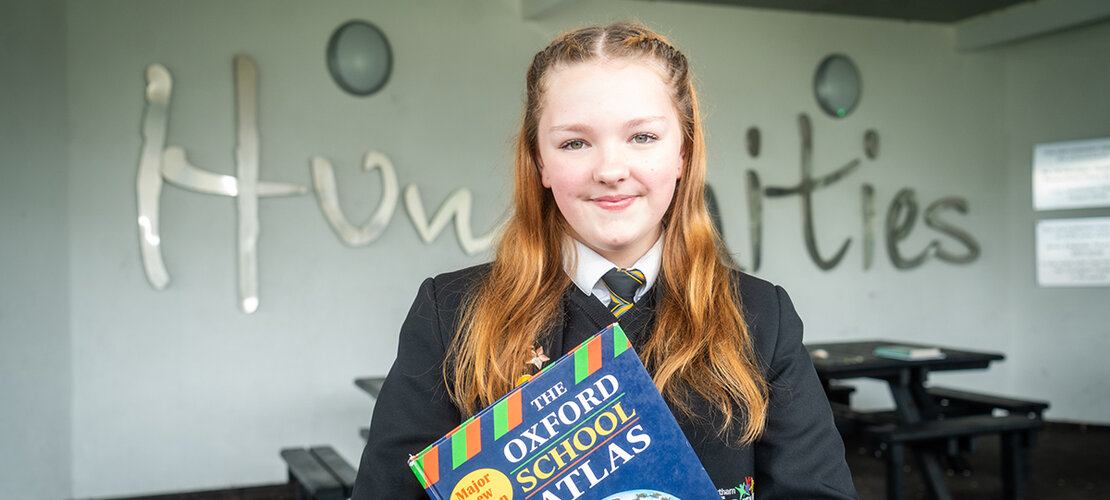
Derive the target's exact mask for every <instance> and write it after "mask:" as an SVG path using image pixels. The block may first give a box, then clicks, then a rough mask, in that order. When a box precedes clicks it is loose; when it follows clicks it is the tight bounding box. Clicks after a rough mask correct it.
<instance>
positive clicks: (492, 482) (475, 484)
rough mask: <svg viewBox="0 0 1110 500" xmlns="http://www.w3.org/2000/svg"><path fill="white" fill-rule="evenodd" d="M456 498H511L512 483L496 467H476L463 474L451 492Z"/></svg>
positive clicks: (505, 499) (490, 499)
mask: <svg viewBox="0 0 1110 500" xmlns="http://www.w3.org/2000/svg"><path fill="white" fill-rule="evenodd" d="M451 498H453V499H458V500H486V499H489V500H513V484H512V483H510V482H509V477H508V476H506V475H505V474H503V473H502V472H501V471H499V470H497V469H478V470H476V471H474V472H471V473H470V474H467V475H465V476H463V478H462V479H461V480H459V482H458V484H456V485H455V490H454V491H452V492H451Z"/></svg>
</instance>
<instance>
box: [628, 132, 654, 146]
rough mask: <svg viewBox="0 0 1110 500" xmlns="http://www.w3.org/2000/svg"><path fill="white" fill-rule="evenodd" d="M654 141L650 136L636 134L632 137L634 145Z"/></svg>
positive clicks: (652, 136)
mask: <svg viewBox="0 0 1110 500" xmlns="http://www.w3.org/2000/svg"><path fill="white" fill-rule="evenodd" d="M654 140H655V136H654V135H652V134H636V135H634V136H632V142H634V143H636V144H647V143H649V142H651V141H654Z"/></svg>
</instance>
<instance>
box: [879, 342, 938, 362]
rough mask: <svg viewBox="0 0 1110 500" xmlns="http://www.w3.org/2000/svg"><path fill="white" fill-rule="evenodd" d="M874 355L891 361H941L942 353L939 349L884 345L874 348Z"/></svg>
mask: <svg viewBox="0 0 1110 500" xmlns="http://www.w3.org/2000/svg"><path fill="white" fill-rule="evenodd" d="M875 355H876V356H878V357H880V358H892V359H909V360H913V359H942V358H944V352H942V351H941V350H940V348H939V347H920V346H908V345H886V346H879V347H876V348H875Z"/></svg>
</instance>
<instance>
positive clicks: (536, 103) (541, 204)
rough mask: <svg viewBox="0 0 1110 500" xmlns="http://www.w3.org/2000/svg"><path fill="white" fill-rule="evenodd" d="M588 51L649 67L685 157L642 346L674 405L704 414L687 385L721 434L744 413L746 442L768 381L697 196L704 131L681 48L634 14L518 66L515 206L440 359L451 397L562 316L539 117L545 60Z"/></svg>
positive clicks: (498, 372) (564, 281) (465, 405)
mask: <svg viewBox="0 0 1110 500" xmlns="http://www.w3.org/2000/svg"><path fill="white" fill-rule="evenodd" d="M594 60H630V61H636V62H644V63H646V64H650V65H651V66H652V67H654V68H656V69H657V70H658V72H659V73H660V76H661V77H662V78H663V79H664V81H665V82H666V83H667V85H668V87H669V89H670V91H671V97H672V100H673V102H674V105H675V108H676V110H677V111H678V117H679V122H680V123H681V125H682V129H683V149H682V151H683V156H684V162H685V163H684V166H683V171H682V176H681V177H680V178H679V180H678V184H677V186H676V188H675V194H674V198H673V199H672V200H671V205H670V207H669V208H668V209H667V212H666V213H665V214H664V216H663V220H662V223H663V225H664V227H665V228H666V230H665V231H664V235H665V236H664V240H663V258H662V269H661V271H660V274H659V278H658V280H657V283H656V285H655V286H657V287H660V286H661V287H662V292H663V293H662V299H661V302H660V303H659V304H657V305H656V312H655V315H656V320H655V326H654V330H653V331H652V332H651V334H650V336H649V337H648V339H647V341H646V343H645V345H644V346H643V347H642V348H641V352H640V353H639V354H640V357H641V359H642V360H643V361H644V364H645V365H646V366H647V368H648V370H649V372H651V373H652V376H653V379H654V381H655V384H656V386H657V387H658V388H659V390H660V392H662V394H663V395H664V397H666V398H667V400H668V401H670V402H671V404H672V405H674V406H675V407H676V408H677V409H678V410H679V411H681V412H683V413H684V414H686V415H687V416H689V417H691V418H700V417H703V416H702V415H694V414H693V411H692V409H691V405H690V402H691V400H690V396H691V395H692V394H693V393H696V394H698V395H700V396H701V397H702V398H704V399H705V400H706V401H707V402H708V403H709V404H710V405H711V406H712V407H714V408H716V409H717V410H718V411H719V413H720V415H721V416H722V417H723V422H721V426H720V428H718V433H719V435H720V436H721V437H728V436H727V434H731V433H730V432H729V431H730V429H732V428H733V427H734V425H735V424H742V426H743V427H742V429H741V432H740V433H739V436H738V437H739V440H738V441H739V442H740V443H744V444H747V443H751V442H753V441H755V440H756V439H757V438H758V437H759V435H760V434H761V433H762V431H763V427H764V420H765V417H766V413H767V383H766V381H765V380H764V378H763V376H762V374H761V371H760V369H759V368H758V365H757V363H756V361H755V354H754V351H753V349H752V344H751V338H750V336H749V333H748V328H747V325H746V324H745V322H744V317H743V314H742V312H741V310H740V307H741V306H740V304H739V297H738V287H737V284H736V283H735V278H734V274H733V272H732V270H731V269H730V268H729V267H727V266H726V265H725V264H724V261H723V259H722V255H723V254H722V251H721V249H722V248H723V246H722V245H721V244H720V241H719V236H718V234H717V232H716V231H715V229H714V227H713V225H712V222H711V221H710V219H709V215H708V212H707V211H706V208H705V200H704V197H703V188H704V183H705V139H704V136H703V132H702V128H701V120H700V117H699V114H698V102H697V97H696V96H695V94H694V87H693V84H692V82H691V77H690V73H689V70H688V67H687V66H688V65H687V61H686V56H684V55H683V54H682V53H681V52H679V51H678V50H677V49H675V48H674V46H672V45H671V44H670V43H669V42H668V41H667V40H666V39H665V38H663V37H662V36H661V35H659V34H657V33H655V32H653V31H651V30H649V29H647V28H645V27H643V26H639V25H635V24H627V23H617V24H612V25H609V26H605V27H591V28H584V29H579V30H575V31H571V32H568V33H566V34H564V35H562V36H560V37H559V38H557V39H556V40H555V41H553V42H552V43H551V44H550V45H548V46H547V48H545V49H544V50H542V51H540V52H539V53H538V54H536V56H535V58H534V59H533V60H532V64H531V66H530V67H529V68H528V74H527V81H526V85H527V102H526V104H525V108H524V119H523V122H522V124H521V128H520V133H519V135H518V136H517V141H516V151H515V158H514V173H513V188H514V195H513V213H512V215H511V217H510V219H509V220H508V222H507V223H506V225H505V228H504V232H503V234H502V236H501V238H500V240H499V242H498V244H497V248H496V251H495V252H496V253H495V257H494V261H493V264H492V266H491V268H490V270H489V273H488V274H487V275H485V276H484V278H483V279H482V280H481V281H480V282H478V283H477V284H476V285H475V288H474V290H473V292H474V293H472V294H471V298H470V299H469V301H468V302H467V303H466V304H465V305H464V311H463V315H462V320H461V321H460V324H459V331H458V336H457V337H456V341H455V342H454V343H453V344H452V348H451V350H450V352H449V355H448V359H449V360H450V362H448V363H446V364H445V365H444V375H445V376H446V377H447V380H448V388H449V391H450V393H451V397H452V399H453V401H454V402H455V404H456V405H457V406H458V407H459V408H460V409H461V410H462V412H463V413H464V414H465V415H471V414H473V413H475V412H476V411H477V410H478V409H480V408H482V407H484V406H486V405H489V404H491V403H493V402H494V401H496V400H497V399H498V398H500V397H501V396H502V395H504V394H505V393H507V392H508V391H510V390H511V389H512V388H513V387H514V385H515V381H516V380H517V379H518V378H519V377H520V376H521V375H523V374H524V373H525V368H526V365H525V361H526V360H527V359H529V358H530V357H531V349H532V347H533V345H534V344H535V343H536V341H537V338H538V337H539V336H540V335H542V334H543V333H545V332H547V331H548V330H550V329H551V328H552V325H554V324H557V323H558V321H559V319H560V314H562V309H561V305H560V303H561V300H560V299H561V297H562V295H563V293H564V291H565V290H566V288H567V287H568V286H570V283H571V281H570V277H569V276H567V274H566V273H565V272H564V271H563V246H564V244H566V242H567V239H568V238H569V236H568V234H569V231H568V229H569V227H568V224H567V222H566V220H565V219H564V218H563V216H562V214H561V213H560V212H559V209H558V207H557V206H556V204H555V200H554V198H553V197H552V194H551V192H550V191H549V190H547V189H546V188H544V187H543V185H542V183H541V179H540V172H539V168H538V167H537V157H538V154H539V153H538V149H537V127H538V123H539V120H540V114H541V113H542V112H543V101H544V99H543V98H544V91H545V90H546V80H545V76H546V75H547V74H548V72H549V71H551V70H553V69H557V68H559V67H565V66H567V65H572V64H577V63H581V62H586V61H594ZM506 297H512V300H511V301H508V302H506V300H505V298H506ZM730 441H731V439H730Z"/></svg>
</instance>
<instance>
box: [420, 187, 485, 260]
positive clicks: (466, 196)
mask: <svg viewBox="0 0 1110 500" xmlns="http://www.w3.org/2000/svg"><path fill="white" fill-rule="evenodd" d="M472 199H473V195H471V194H470V190H469V189H466V188H461V189H457V190H455V192H453V193H451V194H450V195H449V196H448V197H447V199H446V200H444V202H443V205H441V206H440V207H439V210H437V211H436V214H435V216H433V217H432V220H431V221H429V220H428V216H427V215H425V214H424V202H423V201H422V200H421V199H420V188H418V187H416V185H415V184H410V185H409V186H408V187H406V188H405V208H406V209H408V212H409V218H410V219H412V225H413V226H416V232H418V233H420V239H422V240H424V243H431V242H432V241H434V240H435V239H436V236H439V233H441V232H443V229H444V228H445V227H447V222H449V221H450V220H451V219H452V218H454V219H455V236H456V237H457V238H458V239H459V244H460V245H462V248H463V251H464V252H466V254H467V255H474V254H476V253H478V252H481V251H485V250H487V249H489V247H490V245H492V244H493V237H494V235H495V234H497V232H498V228H494V229H493V230H491V231H490V232H488V233H486V235H485V236H481V237H478V238H475V237H474V235H473V234H471V232H470V205H471V200H472Z"/></svg>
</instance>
